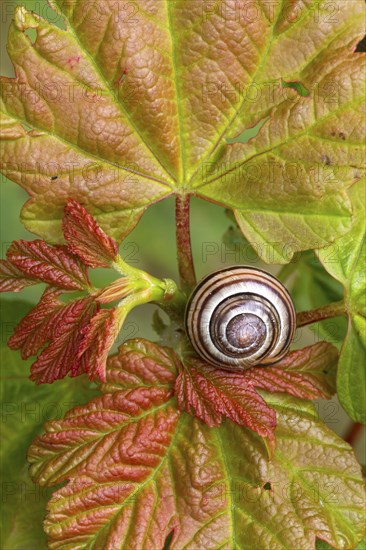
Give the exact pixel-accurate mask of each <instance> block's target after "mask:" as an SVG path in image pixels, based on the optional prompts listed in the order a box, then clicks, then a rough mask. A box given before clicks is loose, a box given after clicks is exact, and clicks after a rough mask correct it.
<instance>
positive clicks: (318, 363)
mask: <svg viewBox="0 0 366 550" xmlns="http://www.w3.org/2000/svg"><path fill="white" fill-rule="evenodd" d="M337 363H338V350H337V348H336V347H334V346H332V344H329V343H328V342H319V343H318V344H315V345H313V346H308V347H306V348H303V349H300V350H296V351H292V352H291V353H289V354H288V355H287V356H286V357H285V358H284V359H282V360H281V361H279V362H278V363H276V364H275V365H272V366H269V367H264V368H260V367H257V368H252V369H249V370H247V371H245V373H244V375H245V377H246V378H248V379H250V380H251V382H252V383H253V385H254V386H255V387H256V388H262V389H264V390H267V391H269V392H272V393H273V392H284V393H289V394H290V395H293V396H295V397H300V398H302V399H317V398H318V397H322V398H323V399H329V398H330V397H331V396H332V395H334V394H335V392H336V376H337Z"/></svg>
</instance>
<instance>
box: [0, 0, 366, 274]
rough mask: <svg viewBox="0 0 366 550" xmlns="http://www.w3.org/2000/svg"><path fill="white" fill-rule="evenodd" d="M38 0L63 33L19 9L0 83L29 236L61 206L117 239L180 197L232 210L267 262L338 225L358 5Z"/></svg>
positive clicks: (9, 168) (357, 112)
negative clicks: (153, 207) (156, 207)
mask: <svg viewBox="0 0 366 550" xmlns="http://www.w3.org/2000/svg"><path fill="white" fill-rule="evenodd" d="M51 4H52V5H53V6H54V8H55V9H56V10H58V11H59V12H60V13H61V14H62V15H63V16H64V18H65V23H66V30H62V29H59V28H57V27H55V26H54V25H52V24H50V23H48V22H46V21H44V20H43V19H41V18H39V17H38V16H36V15H34V14H32V13H30V12H28V11H27V10H26V9H25V8H18V10H17V11H16V14H15V18H14V21H13V22H12V24H11V27H10V32H9V41H8V49H9V54H10V57H11V59H12V61H13V64H14V67H15V71H16V78H15V79H7V78H3V79H2V81H1V97H2V103H1V112H2V124H3V138H4V144H3V152H2V169H3V171H4V172H5V173H6V175H7V176H8V177H9V178H10V179H12V180H14V181H16V182H17V183H19V184H20V185H22V186H23V187H24V188H25V189H26V190H27V191H28V193H29V194H30V196H31V200H30V201H29V202H28V203H27V204H26V205H25V207H24V208H23V211H22V220H23V222H24V224H25V225H26V227H27V228H28V229H29V230H31V231H33V232H35V233H37V234H40V235H42V236H44V237H46V238H47V239H48V240H51V241H56V242H57V241H60V240H61V230H60V220H61V217H62V208H63V206H64V203H65V200H66V198H67V197H68V196H72V197H73V198H75V199H76V200H78V201H79V202H81V203H82V204H85V206H87V208H88V210H89V211H90V212H91V213H92V214H93V215H94V216H96V218H97V219H98V222H99V223H100V224H101V226H102V227H103V228H104V229H105V230H106V231H107V232H108V233H110V234H111V235H112V236H113V237H114V238H116V239H117V240H118V241H120V240H121V239H122V238H124V236H126V234H128V233H129V232H130V231H131V229H132V228H133V226H134V225H135V224H136V223H137V221H138V219H139V218H140V216H141V214H142V213H143V211H144V209H145V208H146V207H147V206H149V205H150V204H152V203H153V202H156V201H158V200H161V199H163V198H164V197H167V196H169V195H171V194H187V193H190V194H192V195H196V196H199V197H202V198H205V199H208V200H210V201H214V202H216V203H218V204H221V205H224V206H226V207H228V208H231V209H233V210H234V211H235V215H236V218H237V221H238V223H239V225H240V227H241V229H242V231H243V232H244V234H245V235H246V237H247V238H248V239H249V241H251V242H255V243H256V244H257V246H258V249H259V251H260V255H261V256H262V258H264V259H265V260H266V261H277V262H280V263H283V262H286V261H288V260H289V259H290V258H291V256H292V254H293V253H294V252H295V251H297V250H303V249H309V248H315V247H322V246H324V245H326V244H327V243H329V242H332V241H333V240H334V239H335V237H337V236H339V235H341V234H343V233H344V232H345V231H346V230H347V229H348V228H349V226H350V214H351V203H350V201H349V198H348V195H347V189H348V188H349V186H350V185H352V184H353V183H355V182H356V181H357V180H359V179H360V177H361V175H362V165H363V153H362V147H363V142H362V135H363V134H362V129H361V124H358V122H359V121H360V120H361V119H360V116H361V111H362V104H363V97H364V83H363V80H364V79H363V75H364V73H363V68H362V67H363V63H364V56H363V55H361V54H356V53H354V50H355V48H356V45H357V43H358V41H359V40H360V39H361V38H362V36H363V16H364V12H365V5H364V2H363V0H352V1H351V2H347V3H345V2H344V1H343V0H335V1H334V2H332V5H331V8H332V10H329V2H328V1H327V0H313V1H307V2H302V3H301V5H294V4H293V2H291V1H290V0H283V1H282V2H280V1H279V0H278V1H276V2H274V3H268V2H265V1H262V0H256V1H255V2H252V3H251V6H252V8H253V10H254V12H255V15H254V16H253V14H252V13H249V14H248V10H247V6H245V5H244V6H241V5H239V4H240V3H237V2H234V1H233V2H224V1H223V0H219V1H218V2H216V3H215V5H214V6H213V5H211V4H210V3H207V2H204V1H201V0H176V1H170V0H164V1H163V0H157V1H156V2H154V3H151V2H148V1H147V0H146V1H143V0H139V1H138V2H135V3H134V4H133V7H134V8H136V9H135V13H134V14H131V13H130V11H129V10H127V11H126V10H122V9H121V7H120V4H119V3H118V2H115V1H114V0H103V1H101V2H94V3H93V5H92V6H90V2H89V0H77V1H75V0H52V2H51ZM238 10H239V11H238ZM29 29H34V30H35V31H36V38H35V40H34V42H32V40H31V39H30V38H29V37H28V36H27V31H28V30H29ZM247 130H248V132H249V134H246V131H247ZM250 132H252V133H250Z"/></svg>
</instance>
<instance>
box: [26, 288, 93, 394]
mask: <svg viewBox="0 0 366 550" xmlns="http://www.w3.org/2000/svg"><path fill="white" fill-rule="evenodd" d="M97 307H98V306H97V305H96V304H95V302H94V301H93V300H92V298H90V297H87V298H81V299H80V300H75V301H73V302H71V303H70V304H67V305H66V306H65V307H64V308H63V309H62V310H61V312H60V315H59V316H58V318H57V325H56V326H55V327H54V330H53V332H52V339H51V342H50V344H49V346H48V347H47V348H46V349H45V350H43V352H42V353H41V355H39V357H38V359H37V361H36V362H35V363H33V365H32V367H31V377H30V378H31V380H34V381H36V382H37V384H42V383H48V384H50V383H52V382H54V381H55V380H58V379H60V378H64V377H65V376H66V375H67V374H68V373H69V372H70V373H71V376H77V375H78V374H81V373H82V372H87V371H88V365H87V364H86V363H85V361H84V359H83V357H81V358H79V356H78V350H79V348H80V344H81V341H82V338H83V335H82V332H81V331H82V330H83V328H84V327H86V326H87V324H88V323H89V322H90V319H91V318H92V317H93V315H94V313H95V311H96V308H97Z"/></svg>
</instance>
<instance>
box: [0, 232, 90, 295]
mask: <svg viewBox="0 0 366 550" xmlns="http://www.w3.org/2000/svg"><path fill="white" fill-rule="evenodd" d="M6 255H7V258H8V260H9V262H10V263H12V264H13V265H14V266H16V267H17V268H18V269H19V270H20V271H21V272H22V273H23V274H24V275H26V276H28V277H33V278H37V279H39V280H40V281H42V282H44V283H47V284H49V285H53V286H57V287H58V288H62V289H63V290H84V289H85V288H86V287H88V286H89V280H88V275H87V270H86V267H85V266H84V265H83V264H82V263H81V262H80V260H79V259H78V258H77V257H75V256H72V255H71V254H70V253H69V252H68V251H67V249H66V248H65V247H63V246H50V245H48V244H47V243H46V242H45V241H41V240H36V241H31V242H27V241H14V242H13V243H12V244H11V246H10V248H9V249H8V251H7V254H6Z"/></svg>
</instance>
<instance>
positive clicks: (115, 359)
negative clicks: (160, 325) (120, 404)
mask: <svg viewBox="0 0 366 550" xmlns="http://www.w3.org/2000/svg"><path fill="white" fill-rule="evenodd" d="M180 365H181V363H180V361H179V359H178V357H177V355H176V354H175V353H174V351H173V350H172V349H171V348H167V347H163V346H158V345H156V344H153V343H152V342H149V341H148V340H144V339H139V338H137V339H134V340H128V341H127V342H125V343H124V344H122V346H120V347H119V348H118V354H117V355H113V356H112V357H110V358H109V359H108V370H107V375H108V376H107V383H106V384H104V385H103V387H102V388H103V391H104V392H114V391H118V390H121V389H130V388H136V387H138V386H153V387H156V386H167V387H170V388H173V386H174V382H175V379H176V377H177V374H178V368H179V366H180Z"/></svg>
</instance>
